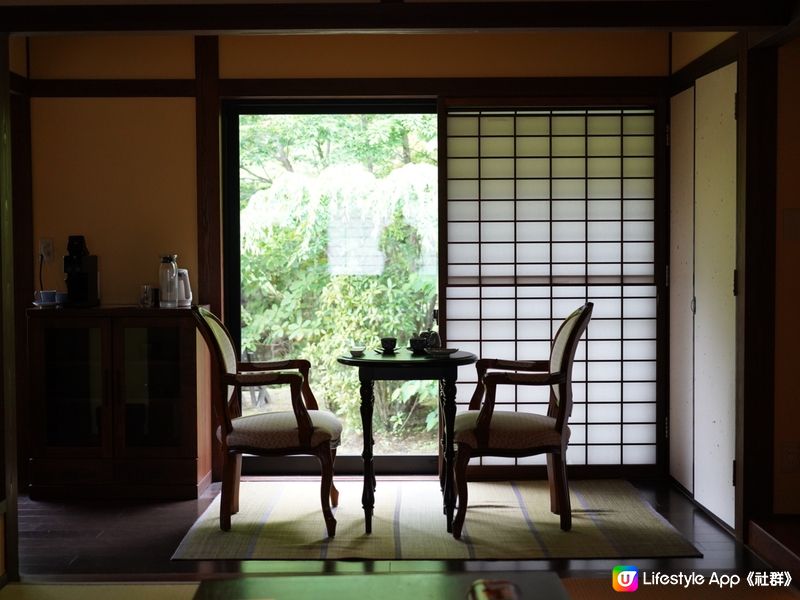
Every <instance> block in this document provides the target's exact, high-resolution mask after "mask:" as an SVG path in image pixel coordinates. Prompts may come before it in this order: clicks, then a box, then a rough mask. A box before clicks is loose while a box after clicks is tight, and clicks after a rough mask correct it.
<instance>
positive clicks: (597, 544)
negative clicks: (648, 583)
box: [172, 480, 701, 560]
mask: <svg viewBox="0 0 800 600" xmlns="http://www.w3.org/2000/svg"><path fill="white" fill-rule="evenodd" d="M337 487H338V488H339V491H340V493H341V495H340V497H339V507H338V509H336V512H335V516H336V520H337V521H338V526H337V530H336V537H335V538H333V539H330V540H328V539H326V537H325V526H324V522H323V519H322V512H321V510H320V506H319V484H318V483H317V482H311V481H309V482H306V481H286V482H282V481H267V482H264V481H259V482H250V481H243V482H242V483H241V491H240V502H239V508H240V511H239V513H238V514H236V515H234V517H233V522H232V527H231V530H230V531H228V532H223V531H220V529H219V498H217V499H215V500H214V502H213V503H212V504H211V505H210V506H209V508H208V510H206V512H205V513H204V514H203V515H202V516H201V517H200V518H199V519H198V520H197V522H195V524H194V525H193V526H192V528H191V529H190V530H189V532H188V533H187V534H186V536H185V537H184V539H183V541H182V542H181V543H180V545H179V546H178V549H177V550H176V551H175V554H174V555H173V557H172V558H173V559H193V560H214V559H238V560H246V559H274V560H280V559H304V560H309V559H347V558H355V559H378V560H380V559H392V560H395V559H423V560H424V559H430V560H442V559H538V558H618V557H619V558H621V557H626V558H628V557H639V558H643V557H662V556H701V554H700V553H699V552H698V551H697V549H696V548H695V547H694V546H692V545H691V544H690V543H689V542H688V541H686V540H685V539H684V538H683V537H682V536H681V535H680V534H679V533H678V532H677V531H676V530H675V529H674V528H673V527H672V526H671V525H670V524H669V523H668V522H667V521H666V520H664V519H663V518H662V517H661V516H660V515H658V514H657V513H656V512H655V510H654V509H653V508H652V507H651V506H650V505H649V504H647V502H645V501H644V500H643V499H642V498H641V497H640V496H639V494H638V492H637V491H636V489H635V488H634V487H633V486H632V485H630V484H629V483H627V482H625V481H619V480H591V481H574V482H571V483H570V492H571V495H572V496H571V498H572V531H570V532H568V533H564V532H562V531H561V529H560V528H559V520H558V516H557V515H553V514H551V513H550V509H549V507H550V497H549V492H548V488H547V482H546V481H516V482H474V483H470V488H469V492H470V494H469V509H468V511H467V520H466V523H465V525H464V532H463V535H462V539H461V540H456V539H454V538H453V537H452V536H451V535H450V534H448V533H447V531H446V529H445V518H444V515H443V514H442V500H441V493H440V491H439V484H438V482H437V481H398V480H385V481H383V480H379V481H378V487H377V490H376V493H375V514H374V517H373V522H372V534H370V535H367V534H365V533H364V513H363V510H362V508H361V483H360V482H357V481H340V482H337Z"/></svg>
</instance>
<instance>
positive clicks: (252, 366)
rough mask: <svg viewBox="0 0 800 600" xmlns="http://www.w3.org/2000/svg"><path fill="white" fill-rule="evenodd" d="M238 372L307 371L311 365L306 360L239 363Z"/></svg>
mask: <svg viewBox="0 0 800 600" xmlns="http://www.w3.org/2000/svg"><path fill="white" fill-rule="evenodd" d="M237 366H238V369H239V371H280V370H283V369H300V370H302V369H304V368H305V369H308V368H310V367H311V363H310V362H308V361H307V360H302V359H294V360H274V361H270V362H240V363H239V364H238V365H237Z"/></svg>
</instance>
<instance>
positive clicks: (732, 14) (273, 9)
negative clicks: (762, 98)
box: [0, 0, 793, 34]
mask: <svg viewBox="0 0 800 600" xmlns="http://www.w3.org/2000/svg"><path fill="white" fill-rule="evenodd" d="M133 1H136V0H133ZM792 10H793V5H792V2H789V1H788V0H780V1H775V0H769V1H767V0H762V1H758V2H754V1H745V0H602V1H597V0H541V1H538V0H522V1H511V2H509V1H497V2H480V1H478V2H458V1H456V2H409V3H406V2H402V1H392V2H386V1H383V2H363V3H318V4H308V3H292V4H289V3H286V4H128V5H101V4H92V5H72V6H64V5H50V6H45V5H26V6H23V5H19V6H4V7H2V8H0V23H2V26H0V28H2V29H3V30H4V31H7V32H12V33H31V34H33V33H57V32H92V31H196V32H206V33H210V32H214V33H223V32H279V33H294V32H296V33H340V32H342V33H344V32H366V33H370V32H374V33H383V32H447V31H482V30H490V31H491V30H548V29H572V30H575V29H637V30H665V31H693V30H695V31H700V30H702V31H758V30H769V29H774V28H781V27H784V26H786V25H787V24H789V22H790V21H791V17H792Z"/></svg>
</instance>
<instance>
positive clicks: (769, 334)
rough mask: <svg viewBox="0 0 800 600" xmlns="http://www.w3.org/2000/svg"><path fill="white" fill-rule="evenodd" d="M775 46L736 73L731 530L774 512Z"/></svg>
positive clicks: (744, 61)
mask: <svg viewBox="0 0 800 600" xmlns="http://www.w3.org/2000/svg"><path fill="white" fill-rule="evenodd" d="M777 78H778V73H777V50H776V49H775V48H761V49H752V50H747V49H746V48H743V49H742V52H741V55H740V59H739V72H738V86H739V94H738V102H739V106H738V123H737V144H738V148H739V151H738V157H737V171H738V178H737V222H738V227H737V240H736V246H737V252H736V264H737V269H738V273H739V282H738V283H739V297H738V301H737V303H736V347H737V353H736V376H737V381H736V430H737V437H736V530H737V536H738V537H740V538H744V539H746V536H747V535H748V531H749V530H748V523H749V521H750V520H752V519H753V518H756V517H764V516H769V515H770V514H772V499H773V477H774V467H773V443H774V423H773V419H774V403H775V393H774V388H775V381H774V371H775V369H774V368H775V358H774V352H775V334H774V328H775V306H774V302H775V300H774V297H775V202H776V136H777V133H776V128H777V121H776V111H777Z"/></svg>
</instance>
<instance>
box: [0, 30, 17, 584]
mask: <svg viewBox="0 0 800 600" xmlns="http://www.w3.org/2000/svg"><path fill="white" fill-rule="evenodd" d="M8 60H9V56H8V35H5V34H2V35H0V285H1V286H2V289H1V290H0V302H2V314H3V318H2V330H1V331H2V346H1V347H0V352H1V353H2V356H1V358H2V376H0V382H1V383H2V413H3V416H2V425H3V442H2V443H3V449H2V452H1V453H0V459H2V461H3V471H2V472H3V482H2V485H3V490H2V497H0V500H5V510H4V511H3V513H2V515H0V518H3V519H4V520H5V527H4V531H5V539H4V540H0V543H3V544H5V555H4V556H5V573H0V576H4V577H6V578H7V579H9V580H12V581H13V580H16V579H18V578H19V573H18V560H17V559H18V555H17V489H18V485H17V431H16V428H15V426H14V425H15V424H16V422H17V400H16V395H17V373H16V368H17V367H16V363H17V347H16V344H17V337H16V336H17V335H18V332H17V331H16V319H15V315H14V309H15V303H16V296H15V289H16V284H15V281H14V194H13V191H14V190H13V187H12V170H11V91H10V81H9V70H8V67H9V63H8Z"/></svg>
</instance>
